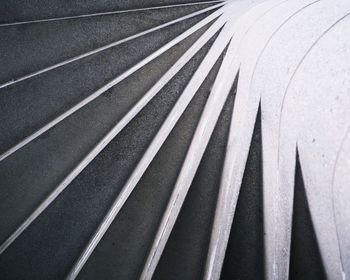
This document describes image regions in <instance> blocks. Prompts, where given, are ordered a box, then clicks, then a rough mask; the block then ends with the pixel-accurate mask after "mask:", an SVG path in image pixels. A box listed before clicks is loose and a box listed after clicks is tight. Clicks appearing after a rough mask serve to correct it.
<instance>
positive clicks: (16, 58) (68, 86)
mask: <svg viewBox="0 0 350 280" xmlns="http://www.w3.org/2000/svg"><path fill="white" fill-rule="evenodd" d="M184 2H186V3H188V2H197V1H196V0H191V1H183V0H165V1H160V0H159V1H156V0H155V1H153V0H149V1H136V0H123V1H111V0H101V1H86V0H76V1H73V0H66V1H61V0H51V1H44V0H41V1H39V0H31V1H28V0H12V1H0V23H1V22H12V21H21V20H32V19H39V18H40V19H41V18H49V17H60V16H69V15H78V14H84V13H93V12H104V11H110V10H118V9H130V8H140V7H149V6H157V5H165V4H176V3H184ZM205 7H207V5H196V6H191V7H182V8H176V9H165V10H161V11H147V12H137V13H132V14H121V15H111V16H104V17H96V18H89V19H79V20H70V21H62V22H52V23H44V24H32V25H23V26H16V27H7V28H1V27H0V36H1V38H2V39H1V40H0V83H1V82H5V81H7V80H9V79H12V78H14V77H18V76H21V75H23V74H26V73H28V72H31V71H35V70H38V69H40V68H42V67H46V66H49V65H51V64H53V63H57V62H59V61H61V60H63V59H67V58H70V57H72V56H74V55H77V54H80V53H82V52H85V51H88V50H91V49H93V48H96V47H99V46H101V45H104V44H106V43H110V42H113V41H115V40H118V39H120V38H124V37H126V36H129V35H132V34H135V33H137V32H140V31H143V30H145V29H148V28H151V27H154V26H157V25H159V24H161V23H164V22H166V21H169V20H172V19H175V18H178V17H180V16H183V15H185V14H188V13H191V12H193V11H196V10H199V9H202V8H205ZM204 16H205V15H201V16H197V17H195V18H193V19H189V20H186V21H184V22H181V23H178V24H176V25H173V26H170V27H167V28H166V29H163V30H161V31H159V32H155V33H152V34H148V35H146V36H143V37H141V38H138V39H135V40H133V41H131V42H128V43H125V44H123V45H120V46H118V47H115V48H112V49H110V50H107V51H104V52H102V53H99V54H96V55H93V56H91V57H89V58H85V59H83V60H81V61H77V62H74V63H72V64H69V65H67V66H64V67H62V68H59V69H56V70H54V71H51V72H48V73H46V74H43V75H40V76H38V77H36V78H33V79H30V80H27V81H25V82H21V83H19V84H16V85H13V86H11V87H8V88H5V89H0V120H1V122H0V153H1V152H3V151H5V150H6V149H8V148H9V147H11V146H12V145H13V144H15V143H17V142H18V141H20V140H21V139H23V138H24V137H25V136H27V135H29V134H30V133H31V132H33V131H35V130H36V129H38V128H39V127H41V126H42V125H43V124H45V123H47V122H48V121H50V120H52V119H53V118H54V117H56V116H57V115H59V114H60V113H62V112H64V111H65V110H67V109H68V108H70V107H71V106H72V105H74V104H76V103H77V102H79V101H80V100H82V99H83V98H84V97H86V96H88V95H89V94H91V93H92V92H94V91H95V90H96V89H98V88H100V87H101V86H102V85H104V84H105V83H106V82H108V81H110V80H111V79H112V78H114V77H116V76H117V75H119V74H120V73H122V72H123V71H125V70H126V69H128V68H129V67H130V66H132V65H134V64H135V63H136V62H138V61H140V60H141V59H142V58H144V57H146V56H147V55H149V54H151V53H152V52H153V51H155V50H157V49H158V48H159V47H160V46H162V45H164V44H165V43H166V42H168V41H170V40H171V39H172V38H174V37H176V36H177V35H179V34H181V33H182V32H183V31H184V30H186V29H188V28H189V27H190V26H193V25H194V24H195V23H196V22H198V21H199V20H201V19H202V18H203V17H204ZM206 28H207V27H204V28H202V29H201V30H199V31H198V32H196V33H195V34H193V35H192V36H191V37H189V38H188V39H186V40H185V41H183V42H182V43H180V44H178V45H177V46H175V47H174V48H172V49H171V50H169V51H167V52H166V53H165V54H163V55H162V56H160V57H159V58H157V59H156V60H154V61H153V62H151V63H150V64H148V65H147V66H145V67H144V68H142V69H141V70H139V71H138V72H136V73H135V74H134V75H132V76H131V77H129V78H127V79H126V80H124V81H123V82H121V83H120V84H118V85H117V86H115V87H113V88H112V89H110V90H108V92H106V93H105V94H103V95H102V96H100V97H99V98H97V99H96V100H94V101H93V102H91V103H90V104H89V105H87V106H85V107H84V108H83V109H81V110H79V111H78V112H77V113H75V114H74V115H72V116H71V117H69V118H67V119H66V120H65V121H64V122H62V123H60V124H59V125H57V126H55V127H54V128H53V129H51V130H49V131H48V132H47V133H45V134H44V135H42V136H41V137H40V138H39V139H38V140H36V141H33V142H32V143H30V144H29V145H27V146H26V147H25V148H23V149H22V150H20V151H18V152H17V153H16V154H14V155H12V156H11V157H9V158H7V159H6V160H5V161H3V162H0V242H1V241H3V240H4V239H5V238H6V236H8V235H9V234H10V233H11V232H12V231H13V230H14V229H15V228H16V227H17V226H18V225H19V224H20V223H21V222H22V221H23V220H24V218H25V217H26V216H28V214H29V213H30V212H31V211H32V210H33V209H34V208H35V206H37V205H38V204H39V203H40V201H42V200H43V199H44V197H45V196H46V195H47V194H48V193H50V191H52V190H53V189H54V188H55V186H57V184H58V183H59V182H60V181H61V180H62V179H63V178H64V177H65V176H66V175H67V174H68V173H69V171H71V170H72V168H73V167H74V166H76V164H77V163H78V162H79V161H80V160H81V159H82V158H83V157H84V155H86V153H87V152H89V151H90V150H91V149H92V147H93V146H94V145H95V144H96V143H97V142H98V140H99V139H101V138H102V137H103V136H104V135H105V134H106V132H107V131H109V129H111V127H112V126H113V125H115V124H116V123H117V122H118V120H120V119H121V118H122V117H123V116H124V115H125V114H126V112H127V111H128V110H129V109H130V108H131V107H132V106H133V105H134V104H135V103H136V102H137V101H138V100H139V99H140V98H141V97H142V96H143V94H144V93H145V92H146V91H147V90H148V89H149V88H151V86H152V85H153V84H154V83H155V82H156V81H157V80H158V79H159V78H160V77H161V76H162V74H164V73H165V71H166V70H167V69H169V67H171V66H172V65H173V64H174V63H175V61H176V60H177V59H178V58H179V57H180V56H181V55H182V54H183V53H184V52H185V51H186V50H187V49H188V48H189V46H191V44H192V43H193V42H194V41H195V40H196V39H197V38H198V37H199V36H200V35H201V34H202V33H203V32H204V31H205V30H206ZM212 42H213V39H212V40H211V41H210V42H209V43H208V44H207V45H206V46H205V47H204V48H203V49H202V50H201V51H200V52H199V53H198V54H197V55H196V56H195V57H194V58H193V59H192V60H191V61H190V62H189V63H188V64H187V65H186V66H185V67H184V68H183V69H182V70H181V71H180V72H179V73H178V75H176V76H175V77H174V78H173V79H172V80H171V81H170V82H169V83H168V84H167V85H166V86H165V87H164V89H163V90H161V92H160V93H159V94H158V95H157V96H156V97H155V98H154V99H153V100H152V101H151V102H150V103H149V104H148V105H147V106H146V107H145V108H144V109H143V110H142V111H141V112H140V114H139V115H137V116H136V117H135V119H134V120H132V122H131V123H130V124H129V125H128V126H127V127H126V128H125V129H124V130H123V131H122V132H121V133H120V134H119V135H118V136H117V137H116V138H115V139H114V140H113V141H112V142H111V143H110V144H109V145H108V146H107V147H106V148H105V149H104V150H103V151H102V152H101V154H100V155H98V156H97V157H96V159H95V160H94V161H93V162H92V163H91V164H90V165H89V166H88V167H87V168H86V169H85V170H84V171H83V172H82V173H81V174H80V175H79V176H78V177H77V178H76V179H75V180H74V181H73V182H72V183H71V184H70V185H69V187H68V188H67V189H66V190H65V191H64V192H63V193H62V194H61V195H60V196H59V197H58V198H57V199H56V200H55V201H54V202H53V203H52V204H51V205H50V206H49V207H48V209H47V210H46V211H45V212H44V213H42V215H40V216H39V217H38V219H37V220H36V221H35V222H34V223H33V224H32V225H31V226H30V227H29V228H28V229H27V230H26V231H25V232H24V233H23V234H22V235H21V236H20V237H19V238H18V239H17V240H16V241H15V243H14V244H13V245H12V246H10V247H9V248H8V250H7V251H5V253H3V254H2V255H0V279H1V280H2V279H5V280H8V279H15V280H19V279H20V280H21V279H39V280H41V279H45V280H46V279H50V280H51V279H64V276H65V275H66V274H67V273H68V272H69V270H70V268H71V267H72V265H73V263H74V261H75V260H76V259H77V257H78V256H79V254H80V253H81V251H82V249H83V248H84V246H85V245H86V243H87V241H88V240H89V238H90V236H91V235H92V233H93V232H94V230H95V229H96V227H97V225H98V224H99V222H100V221H101V219H102V217H103V216H104V214H105V213H106V211H107V210H108V208H109V205H110V204H111V203H112V201H113V200H114V198H115V197H116V195H117V194H118V193H119V192H120V190H121V188H122V186H123V184H124V183H125V181H126V180H127V178H128V177H129V175H130V174H131V172H132V170H133V169H134V167H135V166H136V163H137V162H138V161H139V159H140V158H141V157H142V155H143V153H144V151H145V149H146V148H147V147H148V145H149V143H150V141H151V140H152V139H153V137H154V136H155V134H156V133H157V131H158V129H159V127H160V125H161V124H162V122H163V121H164V120H165V118H166V116H167V114H168V113H169V111H170V110H171V108H172V107H173V106H174V103H175V102H176V100H177V99H178V97H179V95H180V94H181V92H182V90H183V89H184V87H185V86H186V84H187V83H188V81H189V79H190V78H191V76H192V74H193V73H194V71H195V70H196V69H197V67H198V65H199V63H200V62H201V60H202V59H203V57H204V55H205V54H206V52H207V51H208V49H209V47H210V44H211V43H212ZM219 66H220V63H217V64H216V66H215V67H214V69H213V70H212V71H211V73H210V75H209V76H208V77H207V79H206V81H205V82H204V83H203V85H202V87H201V88H200V90H199V91H198V92H197V94H196V96H195V97H194V99H193V100H192V102H191V103H190V105H189V107H188V108H187V109H186V111H185V113H184V115H183V116H182V117H181V119H180V121H179V122H178V123H177V125H176V126H175V128H174V129H173V131H172V132H171V134H170V136H169V137H168V139H167V140H166V142H165V143H164V145H163V146H162V148H161V149H160V151H159V152H158V154H157V155H156V157H155V158H154V160H153V161H152V163H151V165H150V166H149V168H148V169H147V171H146V173H145V174H144V176H143V177H142V178H141V180H140V182H139V183H138V185H137V187H136V188H135V190H134V192H133V193H132V194H131V196H130V198H129V199H128V201H127V202H126V204H125V206H124V207H123V208H122V210H121V212H120V213H119V215H118V217H117V218H116V220H115V221H114V222H113V223H112V225H111V227H110V229H109V230H108V231H107V233H106V235H105V236H104V238H103V239H102V240H101V242H100V244H99V245H98V246H97V248H96V250H95V251H94V253H93V254H92V256H91V257H90V259H89V261H88V262H87V264H86V265H85V267H84V268H83V270H82V271H81V273H80V274H79V277H78V278H79V279H138V276H139V275H140V272H141V269H142V266H143V264H144V261H145V258H146V256H147V254H148V251H149V249H150V246H151V244H152V241H153V238H154V236H155V233H156V231H157V228H158V225H159V221H160V219H161V217H162V214H163V211H164V209H165V207H166V204H167V202H168V199H169V196H170V194H171V191H172V188H173V186H174V183H175V181H176V178H177V175H178V172H179V171H180V168H181V165H182V162H183V159H184V157H185V154H186V152H187V149H188V146H189V144H190V141H191V137H192V135H193V133H194V130H195V128H196V125H197V123H198V120H199V118H200V115H201V112H202V110H203V107H204V105H205V102H206V100H207V97H208V94H209V93H210V90H211V86H212V83H213V81H214V79H215V76H216V73H217V70H218V67H219ZM234 94H235V88H233V90H232V92H231V94H230V97H229V98H228V100H227V102H226V104H225V108H224V110H223V112H222V113H221V116H220V119H219V121H218V123H217V126H216V128H215V131H214V134H213V137H212V138H211V140H210V143H209V145H208V147H207V150H206V152H205V154H204V157H203V159H202V161H201V164H200V166H199V169H198V171H197V173H196V176H195V178H194V181H193V183H192V185H191V188H190V190H189V193H188V196H187V198H186V200H185V203H184V206H183V208H182V210H181V212H180V215H179V218H178V220H177V222H176V224H175V227H174V231H173V232H172V234H171V236H170V239H169V242H168V243H167V245H166V248H165V251H164V254H163V256H162V258H161V260H160V263H159V265H158V267H157V270H156V272H155V275H154V279H167V280H168V279H189V280H190V279H201V276H202V273H203V266H204V263H205V257H206V253H207V248H208V242H209V237H210V236H209V235H210V230H211V225H212V218H213V214H214V209H215V203H216V198H217V194H218V186H219V180H220V175H221V169H222V163H223V159H224V156H225V145H226V141H227V136H228V127H229V123H230V116H231V112H232V107H233V104H234ZM261 157H262V153H261V133H260V117H258V120H257V124H256V127H255V131H254V136H253V141H252V145H251V150H250V153H249V157H248V161H247V168H246V171H245V174H244V179H243V184H242V188H241V192H240V195H239V200H238V204H237V210H236V213H235V217H234V223H233V227H232V231H231V235H230V240H229V244H228V250H227V254H226V258H225V262H224V267H223V272H222V279H244V280H249V279H252V280H253V279H263V265H264V256H263V242H262V240H263V234H264V232H263V220H262V216H263V214H262V168H263V167H262V165H261ZM294 208H295V212H294V217H293V233H292V248H291V252H292V259H291V273H290V274H291V279H324V272H323V268H322V262H321V259H320V256H319V252H318V248H317V243H316V240H315V236H314V232H313V228H312V223H311V221H310V217H309V212H308V207H307V202H306V199H305V192H304V190H303V182H302V173H301V170H300V168H297V174H296V192H295V205H294Z"/></svg>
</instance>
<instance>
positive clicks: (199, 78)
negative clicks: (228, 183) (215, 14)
mask: <svg viewBox="0 0 350 280" xmlns="http://www.w3.org/2000/svg"><path fill="white" fill-rule="evenodd" d="M223 20H225V17H223ZM229 38H230V36H229V32H227V26H226V25H225V27H224V29H223V30H222V31H221V33H220V35H219V36H218V38H217V39H216V41H215V42H214V44H213V46H212V47H211V48H210V50H209V52H208V54H207V55H206V57H205V58H204V60H203V61H202V63H201V65H200V66H199V67H198V69H197V71H196V73H195V74H194V75H193V77H192V78H191V81H190V82H189V84H188V85H187V86H186V88H185V90H184V92H183V93H182V95H181V97H180V98H179V99H178V101H177V102H176V104H175V106H174V108H173V109H172V111H171V112H170V114H169V115H168V117H167V119H166V120H165V122H164V123H163V125H162V127H161V128H160V130H159V131H158V133H157V135H156V136H155V137H154V139H153V141H152V143H151V144H150V146H149V147H148V149H147V150H146V152H145V154H144V155H143V157H142V159H141V160H140V161H139V163H138V164H137V166H136V168H135V169H134V171H133V173H132V174H131V176H130V177H129V179H128V181H127V182H126V184H125V185H124V187H123V189H122V191H121V192H120V194H119V195H118V197H117V198H116V200H115V201H114V203H113V204H112V206H111V208H110V210H109V211H108V213H107V215H106V216H105V218H104V219H103V221H102V222H101V224H100V225H99V227H98V229H97V230H96V232H95V234H94V235H93V237H92V238H91V240H90V241H89V243H88V245H87V246H86V248H85V250H84V252H83V253H82V255H81V256H80V258H79V259H78V260H77V262H76V264H75V265H74V267H73V268H72V270H71V272H70V274H69V276H68V279H74V278H75V277H76V276H77V275H78V273H79V272H80V270H81V269H82V267H83V266H84V264H85V263H86V261H87V259H88V258H89V257H90V255H91V253H92V252H93V250H94V249H95V248H96V246H97V244H98V243H99V242H100V240H101V239H102V237H103V235H104V234H105V233H106V231H107V229H108V228H109V226H110V225H111V223H112V222H113V220H114V218H115V217H116V216H117V214H118V213H119V211H120V209H121V208H122V206H123V205H124V203H125V202H126V200H127V199H128V197H129V195H130V194H131V192H132V191H133V189H134V188H135V186H136V184H137V183H138V181H139V180H140V179H141V177H142V175H143V173H144V172H145V171H146V169H147V168H148V166H149V164H150V163H151V161H152V159H153V158H154V157H155V155H156V154H157V152H158V150H159V149H160V147H161V146H162V144H163V143H164V141H165V140H166V138H167V136H168V135H169V133H170V132H171V131H172V129H173V127H174V126H175V124H176V123H177V121H178V119H179V118H180V117H181V115H182V113H183V112H184V111H185V109H186V108H187V106H188V104H189V103H190V101H191V100H192V98H193V96H194V95H195V93H196V92H197V90H198V89H199V87H200V85H201V84H202V82H203V81H204V79H205V77H206V76H207V75H208V73H209V72H210V70H211V68H212V67H213V66H214V64H215V62H216V61H217V59H218V58H219V56H220V54H221V53H222V51H223V50H224V48H225V47H226V44H227V43H228V40H229Z"/></svg>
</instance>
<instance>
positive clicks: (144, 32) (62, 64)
mask: <svg viewBox="0 0 350 280" xmlns="http://www.w3.org/2000/svg"><path fill="white" fill-rule="evenodd" d="M223 4H224V3H220V4H217V5H214V6H211V7H208V8H205V9H202V10H199V11H197V12H194V13H191V14H189V15H186V16H183V17H180V18H178V19H175V20H172V21H169V22H167V23H164V24H161V25H159V26H156V27H153V28H150V29H148V30H145V31H143V32H140V33H137V34H135V35H132V36H129V37H127V38H124V39H122V40H119V41H116V42H113V43H110V44H107V45H105V46H102V47H99V48H97V49H94V50H92V51H89V52H86V53H83V54H80V55H78V56H75V57H72V58H70V59H67V60H64V61H62V62H59V63H57V64H54V65H51V66H49V67H47V68H43V69H41V70H38V71H35V72H32V73H30V74H27V75H25V76H22V77H20V78H17V79H13V80H11V81H8V82H5V83H3V84H1V85H0V89H2V88H5V87H8V86H10V85H13V84H16V83H19V82H22V81H25V80H28V79H30V78H33V77H35V76H38V75H41V74H43V73H46V72H48V71H51V70H53V69H56V68H58V67H61V66H64V65H66V64H68V63H72V62H74V61H77V60H80V59H82V58H85V57H88V56H90V55H93V54H96V53H99V52H101V51H104V50H107V49H110V48H112V47H115V46H118V45H120V44H123V43H125V42H128V41H131V40H133V39H136V38H138V37H141V36H144V35H146V34H149V33H151V32H154V31H157V30H160V29H162V28H164V27H167V26H170V25H173V24H175V23H178V22H181V21H184V20H186V19H189V18H192V17H195V16H198V15H200V14H203V13H206V12H208V11H211V10H214V9H216V8H218V7H221V6H222V5H223Z"/></svg>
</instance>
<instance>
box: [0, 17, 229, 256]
mask: <svg viewBox="0 0 350 280" xmlns="http://www.w3.org/2000/svg"><path fill="white" fill-rule="evenodd" d="M224 23H225V17H223V16H221V17H220V18H219V19H218V20H217V21H216V22H215V23H214V24H213V25H212V26H211V27H209V29H208V30H207V31H206V32H205V33H204V34H203V35H202V36H201V37H200V38H199V39H198V40H197V41H196V42H195V43H194V44H193V45H192V47H191V48H189V49H188V50H187V51H186V52H185V54H184V55H183V56H182V57H181V58H180V59H179V60H178V61H177V63H175V64H174V65H173V66H172V67H171V68H170V69H169V70H168V71H167V72H166V73H165V75H164V76H163V77H162V78H161V79H160V80H159V81H158V82H157V83H156V84H155V85H154V86H153V87H152V88H151V89H150V90H149V91H148V92H147V93H146V94H145V95H144V96H143V97H142V98H141V99H140V101H138V102H137V103H136V104H135V106H133V107H132V108H131V110H130V111H129V112H128V113H127V114H126V115H125V116H124V117H123V118H122V119H121V120H120V121H119V122H118V123H117V124H116V125H115V126H114V127H113V128H112V129H111V131H109V132H108V133H107V134H106V135H105V137H104V138H103V139H101V141H100V142H99V143H98V144H97V145H96V146H95V147H94V148H93V149H92V150H91V151H90V152H89V154H87V155H86V156H85V158H84V159H83V160H82V161H81V162H80V163H79V164H78V165H77V166H76V167H75V168H74V169H73V170H72V171H71V172H70V173H69V174H68V176H67V177H66V178H65V179H64V180H63V181H62V182H61V183H60V184H59V185H58V186H57V187H56V189H55V190H54V191H53V192H52V193H51V194H50V195H49V196H48V197H47V198H46V199H45V200H44V202H43V203H42V204H40V205H39V206H38V208H37V209H36V210H35V211H34V212H33V213H32V214H31V215H30V216H29V217H28V218H27V219H26V220H25V221H24V222H23V223H22V224H21V225H20V226H19V227H18V229H17V230H16V231H15V232H14V233H12V234H11V235H10V236H9V237H8V238H7V239H6V240H5V242H4V243H3V244H1V246H0V254H1V253H3V252H4V251H5V250H6V249H7V248H8V246H10V245H11V243H12V242H13V241H14V240H15V239H16V238H17V237H18V236H19V235H20V234H21V233H22V232H23V231H24V230H25V229H26V228H27V227H28V226H29V225H30V224H31V223H32V222H33V221H34V220H35V219H36V217H38V216H39V215H40V214H41V213H42V212H43V211H44V210H45V208H46V207H48V205H50V203H51V202H52V201H53V200H54V199H55V198H56V197H57V196H58V195H59V194H60V193H61V192H62V191H63V190H64V189H65V188H66V187H67V186H68V185H69V184H70V183H71V182H72V181H73V180H74V178H76V177H77V176H78V175H79V174H80V173H81V172H82V171H83V170H84V168H85V167H86V166H87V165H88V164H89V163H90V162H91V161H92V160H93V159H94V158H95V157H96V156H97V155H98V154H99V153H100V152H101V151H102V150H103V149H104V148H105V147H106V146H107V145H108V143H109V142H110V141H112V139H114V138H115V136H116V135H117V134H118V133H119V132H120V131H121V130H122V129H123V128H124V127H125V126H126V125H127V124H128V123H129V122H130V121H131V120H132V119H133V118H134V117H135V116H136V115H137V114H138V113H139V112H140V111H141V110H142V108H144V107H145V106H146V105H147V103H148V102H149V101H150V100H151V99H152V98H153V97H154V96H155V95H156V94H157V93H158V92H159V91H160V90H161V89H162V88H163V87H164V86H165V85H166V84H167V82H168V81H170V80H171V78H172V77H174V76H175V75H176V73H178V71H179V70H180V69H181V68H182V67H183V66H184V65H185V64H186V63H187V62H188V61H189V60H190V59H191V58H192V57H193V56H194V55H195V54H196V53H197V52H198V51H199V50H200V49H201V48H202V46H204V44H205V43H206V42H208V41H209V39H210V38H211V37H212V36H213V35H214V34H215V33H216V32H217V31H218V30H219V29H220V28H221V27H222V25H223V24H224Z"/></svg>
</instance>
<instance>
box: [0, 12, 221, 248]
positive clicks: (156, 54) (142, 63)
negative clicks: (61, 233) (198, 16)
mask: <svg viewBox="0 0 350 280" xmlns="http://www.w3.org/2000/svg"><path fill="white" fill-rule="evenodd" d="M222 13H223V9H219V10H217V11H215V12H214V13H212V14H211V15H209V16H208V17H206V18H205V19H203V20H201V21H200V22H199V23H197V24H195V25H194V26H193V27H191V28H190V29H188V30H186V31H185V32H184V33H182V34H181V35H179V36H178V37H176V38H175V39H173V40H171V41H170V42H169V43H167V44H165V45H164V46H163V47H161V48H160V49H158V50H157V51H155V52H154V53H152V54H151V55H149V56H148V57H146V58H144V59H143V60H141V61H140V62H138V63H137V64H135V65H134V66H133V67H131V68H130V69H128V70H127V71H125V72H124V73H122V74H121V75H119V76H118V77H116V78H115V79H113V80H112V81H110V82H109V83H107V84H105V85H104V86H103V87H101V88H100V89H98V90H97V91H95V92H94V93H92V94H91V95H89V96H88V97H86V98H85V99H83V100H82V101H80V102H79V103H77V104H76V105H75V106H73V107H71V108H70V109H69V110H67V111H66V112H64V113H63V114H61V115H59V116H58V117H56V118H55V119H53V120H52V121H50V122H49V123H47V124H46V125H44V126H43V127H41V128H40V129H38V130H37V131H35V132H34V133H32V134H31V135H29V136H28V137H26V138H25V139H23V140H22V141H21V142H19V143H17V144H16V145H14V146H13V147H11V148H10V149H8V150H7V151H5V152H4V153H3V154H1V155H0V161H2V160H4V159H5V158H7V157H9V156H10V155H12V154H13V153H15V152H16V151H17V150H19V149H21V148H22V147H24V146H25V145H27V144H28V143H29V142H31V141H33V140H34V139H36V138H38V137H39V136H40V135H42V134H43V133H45V132H46V131H48V130H49V129H50V128H52V127H53V126H55V125H56V124H58V123H59V122H61V121H63V120H64V119H65V118H67V117H69V116H70V115H72V114H73V113H75V112H76V111H78V110H79V109H80V108H82V107H84V106H85V105H86V104H88V103H90V102H91V101H93V100H94V99H96V98H97V97H99V96H100V95H101V94H103V93H104V92H106V91H107V90H109V89H110V88H112V87H113V86H115V85H116V84H118V83H120V82H121V81H123V80H124V79H126V78H127V77H129V76H130V75H132V74H133V73H135V72H136V71H137V70H139V69H140V68H142V67H143V66H145V65H146V64H147V63H149V62H150V61H152V60H153V59H155V58H157V57H159V56H160V55H161V54H163V53H164V52H166V51H167V50H169V49H170V48H171V47H173V46H175V45H176V44H178V43H179V42H181V41H182V40H184V39H186V38H187V37H188V36H190V35H191V34H193V33H194V32H196V31H198V30H199V29H200V28H202V27H204V26H205V25H207V24H208V23H210V22H211V21H213V20H214V19H216V18H217V17H219V16H220V15H221V14H222ZM0 253H1V250H0Z"/></svg>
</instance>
